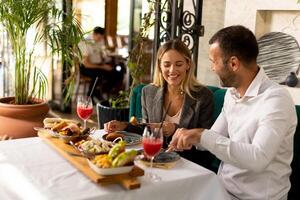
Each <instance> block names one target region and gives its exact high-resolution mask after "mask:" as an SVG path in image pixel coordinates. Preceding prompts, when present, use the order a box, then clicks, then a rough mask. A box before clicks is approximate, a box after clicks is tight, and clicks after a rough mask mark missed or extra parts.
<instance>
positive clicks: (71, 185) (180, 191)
mask: <svg viewBox="0 0 300 200" xmlns="http://www.w3.org/2000/svg"><path fill="white" fill-rule="evenodd" d="M103 134H104V131H103V130H97V131H96V132H95V133H94V134H93V136H92V137H94V139H101V138H102V135H103ZM131 148H135V149H141V148H142V146H141V144H139V145H134V146H132V147H131ZM143 170H144V171H145V174H147V173H149V170H150V168H149V167H146V166H144V167H143ZM151 170H152V172H153V173H155V174H157V175H158V176H159V177H160V178H161V180H160V181H158V182H152V181H151V180H149V179H148V178H147V177H146V176H140V177H138V180H139V181H140V183H141V186H140V188H137V189H133V190H126V189H124V188H123V187H121V186H120V185H118V184H111V185H105V186H103V185H100V184H97V183H95V182H92V181H91V180H90V179H89V178H88V177H87V176H85V175H84V174H82V173H81V172H80V171H79V170H78V169H77V168H76V167H74V166H73V165H72V164H71V163H70V162H68V160H66V159H65V158H64V157H63V156H61V154H59V153H58V152H57V151H56V150H55V149H53V148H52V147H51V146H50V145H48V144H47V143H46V142H45V141H44V140H43V139H42V138H40V137H31V138H22V139H14V140H7V141H1V142H0V199H13V200H15V199H31V200H32V199H38V200H44V199H45V200H46V199H55V200H58V199H64V200H65V199H67V200H68V199H70V200H71V199H72V200H73V199H75V200H76V199H105V200H116V199H122V200H129V199H130V200H135V199H143V200H148V199H149V200H153V199H162V200H168V199H170V200H175V199H176V200H177V199H180V200H185V199H187V200H194V199H195V200H208V199H209V200H214V199H215V200H223V199H224V200H226V199H230V198H229V196H228V194H227V192H226V190H225V189H224V187H223V185H222V184H221V182H220V180H219V179H218V176H217V175H216V174H215V173H214V172H212V171H210V170H208V169H205V168H203V167H201V166H199V165H197V164H195V163H193V162H190V161H188V160H186V159H184V158H180V159H179V160H178V161H177V162H176V164H175V166H174V167H173V168H171V169H161V168H152V169H151Z"/></svg>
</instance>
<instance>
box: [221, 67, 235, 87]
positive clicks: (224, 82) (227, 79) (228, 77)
mask: <svg viewBox="0 0 300 200" xmlns="http://www.w3.org/2000/svg"><path fill="white" fill-rule="evenodd" d="M228 68H229V66H227V65H224V68H223V71H222V73H221V74H219V80H220V84H221V86H222V87H236V86H237V80H236V76H235V74H234V73H233V72H232V71H230V70H229V69H228Z"/></svg>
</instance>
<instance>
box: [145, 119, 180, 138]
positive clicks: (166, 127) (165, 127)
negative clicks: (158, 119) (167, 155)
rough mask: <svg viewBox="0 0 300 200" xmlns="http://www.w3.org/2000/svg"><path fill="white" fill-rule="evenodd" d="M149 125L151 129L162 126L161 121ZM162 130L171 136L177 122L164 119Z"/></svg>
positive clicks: (167, 135)
mask: <svg viewBox="0 0 300 200" xmlns="http://www.w3.org/2000/svg"><path fill="white" fill-rule="evenodd" d="M148 126H150V128H151V129H154V128H160V126H161V123H149V124H148ZM162 130H163V134H164V136H166V137H169V136H171V135H172V134H173V133H174V132H175V124H174V123H171V122H166V121H164V123H163V126H162Z"/></svg>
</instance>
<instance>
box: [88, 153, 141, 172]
mask: <svg viewBox="0 0 300 200" xmlns="http://www.w3.org/2000/svg"><path fill="white" fill-rule="evenodd" d="M136 155H137V150H134V149H132V150H130V151H126V152H125V151H123V152H121V153H119V154H118V155H117V156H116V157H115V158H113V157H111V156H110V155H109V154H103V155H97V156H95V158H94V159H92V160H91V162H92V163H93V164H94V165H96V166H97V167H100V168H116V167H123V166H127V165H130V164H132V163H133V160H134V159H135V156H136Z"/></svg>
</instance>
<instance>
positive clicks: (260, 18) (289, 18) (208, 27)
mask: <svg viewBox="0 0 300 200" xmlns="http://www.w3.org/2000/svg"><path fill="white" fill-rule="evenodd" d="M188 2H190V3H191V1H189V0H188ZM298 16H299V17H298ZM202 17H203V18H202V24H203V25H204V26H205V35H204V37H201V38H200V43H199V55H198V72H197V77H198V79H199V80H200V81H201V82H202V83H205V84H207V85H216V86H218V85H219V81H218V78H217V77H216V75H215V74H214V73H213V72H212V71H211V70H210V61H209V59H208V49H209V45H208V40H209V38H210V37H211V36H212V35H213V34H214V33H215V32H217V31H218V30H219V29H221V28H223V27H226V26H231V25H237V24H240V25H243V26H246V27H248V28H249V29H250V30H252V31H253V32H254V33H255V35H256V37H257V38H259V37H260V36H261V35H263V34H264V33H267V32H271V31H281V32H285V33H288V34H290V35H292V36H294V37H295V38H296V39H297V41H298V43H299V44H300V4H297V0H204V1H203V14H202Z"/></svg>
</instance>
